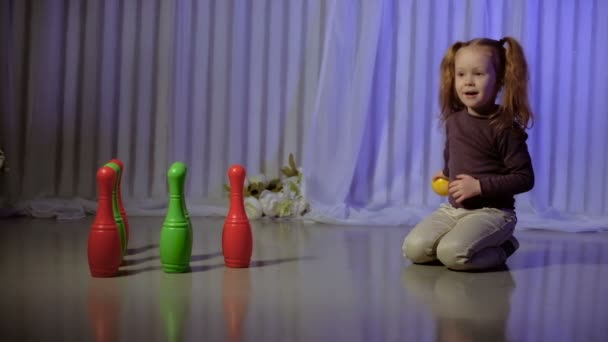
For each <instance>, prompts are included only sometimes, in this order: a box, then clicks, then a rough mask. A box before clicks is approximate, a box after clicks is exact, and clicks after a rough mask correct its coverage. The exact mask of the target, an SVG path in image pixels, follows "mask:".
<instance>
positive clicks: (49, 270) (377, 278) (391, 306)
mask: <svg viewBox="0 0 608 342" xmlns="http://www.w3.org/2000/svg"><path fill="white" fill-rule="evenodd" d="M91 222H92V218H87V219H83V220H78V221H68V222H60V221H55V220H42V219H38V220H35V219H28V218H18V219H4V220H0V271H1V274H2V278H1V279H2V282H1V285H2V291H1V292H0V340H1V341H286V342H287V341H349V342H354V341H415V342H423V341H585V342H589V341H608V233H588V234H568V233H555V232H543V231H522V232H518V234H517V236H518V238H519V239H520V242H521V248H520V249H519V250H518V251H517V252H516V253H515V254H514V255H513V256H512V257H511V259H510V260H509V262H508V270H504V271H499V272H489V273H460V272H453V271H449V270H446V269H445V268H444V267H442V266H420V265H411V264H410V263H409V262H408V261H407V260H404V259H403V258H402V256H401V242H402V240H403V237H404V236H405V235H406V234H407V232H408V231H409V229H410V228H407V227H358V226H334V225H323V224H311V223H304V222H301V221H295V222H294V221H283V222H270V221H255V222H253V223H252V227H253V236H254V249H253V257H252V263H251V267H250V268H247V269H228V268H225V267H224V260H223V257H222V250H221V233H222V225H223V219H222V218H193V226H194V231H193V236H194V245H193V253H192V262H191V268H192V272H191V273H185V274H165V273H163V271H162V269H161V266H160V259H159V249H158V244H159V238H160V229H161V224H162V217H131V218H130V225H131V240H130V242H129V250H128V256H127V257H126V260H127V261H126V266H124V267H122V268H121V275H120V276H119V277H116V278H106V279H103V278H92V277H91V276H90V274H89V269H88V265H87V257H86V255H87V237H88V231H89V227H90V225H91Z"/></svg>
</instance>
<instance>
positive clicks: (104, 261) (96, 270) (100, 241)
mask: <svg viewBox="0 0 608 342" xmlns="http://www.w3.org/2000/svg"><path fill="white" fill-rule="evenodd" d="M115 182H116V172H114V170H112V168H110V167H107V166H103V167H101V168H100V169H99V170H98V171H97V189H98V198H97V212H96V214H95V219H94V221H93V224H92V225H91V230H90V232H89V240H88V248H87V254H88V261H89V269H90V271H91V275H92V276H93V277H113V276H116V275H118V268H119V266H120V261H121V259H122V246H121V243H120V234H119V232H118V226H117V225H116V221H115V220H114V213H113V211H112V189H113V187H114V183H115Z"/></svg>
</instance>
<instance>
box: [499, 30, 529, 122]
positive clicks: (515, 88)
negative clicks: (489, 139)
mask: <svg viewBox="0 0 608 342" xmlns="http://www.w3.org/2000/svg"><path fill="white" fill-rule="evenodd" d="M505 42H506V43H508V48H506V49H505V48H503V47H502V45H503V44H504V43H505ZM499 44H500V45H501V48H503V49H505V70H504V77H503V79H502V80H500V82H501V83H502V86H503V101H502V107H503V110H504V113H503V115H504V119H505V121H504V123H505V124H506V125H509V126H510V125H511V124H512V123H513V122H516V123H517V124H519V125H520V126H521V127H522V128H529V127H532V125H533V124H534V114H533V113H532V110H531V109H530V104H529V101H528V79H529V74H528V63H527V62H526V57H525V55H524V50H523V48H522V47H521V45H520V44H519V43H518V42H517V40H515V39H514V38H511V37H505V38H503V39H501V40H500V41H499Z"/></svg>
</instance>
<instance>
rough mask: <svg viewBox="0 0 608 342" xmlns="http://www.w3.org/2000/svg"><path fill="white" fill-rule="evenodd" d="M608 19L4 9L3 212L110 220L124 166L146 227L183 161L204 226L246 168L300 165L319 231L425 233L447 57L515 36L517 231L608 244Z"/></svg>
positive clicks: (277, 8)
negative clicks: (521, 81) (519, 137)
mask: <svg viewBox="0 0 608 342" xmlns="http://www.w3.org/2000/svg"><path fill="white" fill-rule="evenodd" d="M606 16H608V3H606V2H605V1H600V0H569V1H557V0H539V1H524V0H512V1H510V0H498V1H481V0H464V1H456V0H445V1H439V0H433V1H422V0H401V1H398V0H379V1H366V0H357V1H345V0H329V1H323V0H307V1H277V0H263V1H232V0H230V1H220V0H183V1H164V0H150V1H148V0H133V1H120V0H106V1H98V0H84V1H69V0H55V1H33V0H24V1H17V0H7V1H3V2H1V3H0V19H1V20H0V44H1V47H2V48H1V49H0V50H1V51H0V76H2V80H3V82H0V148H2V150H3V151H4V152H5V155H6V162H7V164H8V166H9V167H10V172H8V173H0V194H1V196H0V197H1V198H2V199H3V201H4V202H5V203H13V204H14V203H19V204H18V206H20V207H23V208H30V209H32V208H35V209H36V210H47V211H48V212H49V213H48V214H49V216H52V212H53V210H60V209H61V208H64V209H65V210H66V211H69V212H71V211H79V210H80V212H84V211H94V209H95V197H96V184H95V171H96V170H97V168H99V167H100V166H101V165H103V163H105V162H106V161H108V160H109V159H111V158H114V157H117V158H120V159H122V160H123V162H124V163H125V165H126V172H125V174H124V177H125V178H124V179H123V196H124V197H125V202H126V203H127V207H128V209H129V211H130V212H131V213H133V214H150V215H162V214H163V213H164V210H165V203H166V201H167V200H166V197H167V185H166V171H167V169H168V167H169V165H170V164H171V163H172V162H174V161H178V160H179V161H183V162H185V163H186V164H187V165H188V166H189V169H188V177H187V180H186V195H187V198H188V203H189V209H190V210H191V213H192V214H193V215H223V214H225V212H226V204H227V202H226V198H225V195H224V194H223V192H222V188H223V184H224V183H227V182H228V180H227V178H226V170H227V169H228V167H229V166H230V165H232V164H235V163H239V164H242V165H244V166H245V167H246V169H247V171H248V173H249V175H255V174H259V173H263V174H266V175H267V176H268V177H276V176H278V175H279V172H280V167H281V166H283V165H285V164H286V163H287V157H288V155H289V154H290V153H294V154H295V156H296V160H297V163H298V165H301V166H302V167H303V171H304V176H305V177H304V178H305V179H304V180H305V192H306V194H307V196H308V199H309V201H310V202H311V203H312V207H313V211H312V213H310V214H309V215H308V216H307V217H308V218H310V219H313V220H318V221H322V222H341V223H350V224H415V223H417V222H418V221H419V220H420V219H421V218H422V217H423V216H424V215H426V214H427V213H428V212H429V211H430V210H432V209H433V208H435V207H436V206H437V205H439V204H440V203H441V202H442V201H443V200H444V199H442V198H439V197H438V196H436V195H435V194H434V193H433V192H432V191H431V189H430V185H429V182H430V180H429V178H430V175H431V174H432V173H433V172H434V171H435V170H438V169H439V168H441V167H442V165H441V164H442V156H441V151H442V146H443V139H444V137H443V131H442V128H441V126H440V124H439V121H438V116H439V108H438V104H437V102H438V88H439V83H438V81H439V63H440V61H441V58H442V56H443V53H444V52H445V51H446V49H447V48H448V47H449V46H450V45H451V44H452V43H453V42H455V41H457V40H468V39H471V38H474V37H479V36H488V37H491V38H497V39H498V38H501V37H503V36H507V35H508V36H513V37H515V38H516V39H518V40H519V41H520V42H521V43H522V45H523V47H524V49H525V52H526V55H527V58H528V62H529V66H530V70H531V79H530V100H531V104H532V107H533V110H534V112H535V113H536V114H537V121H536V125H535V126H534V127H533V128H532V129H531V130H530V132H529V133H530V138H529V147H530V152H531V155H532V158H533V163H534V167H535V171H536V176H537V177H536V185H535V188H534V189H533V190H532V191H531V192H529V193H527V194H523V195H520V196H518V197H517V209H518V212H519V214H520V223H519V227H520V228H542V229H559V230H564V231H588V230H598V229H606V228H608V180H606V170H608V153H606V151H605V149H604V147H603V146H606V145H607V144H608V138H607V137H606V134H605V132H606V131H607V130H608V119H607V118H606V115H605V108H607V107H608V98H607V97H606V96H604V93H605V92H606V84H608V70H607V69H606V68H604V67H603V66H602V64H601V63H602V61H603V56H604V55H606V54H608V41H607V40H606V38H605V37H606V36H607V35H608V21H606V20H604V18H605V17H606ZM79 208H80V209H79Z"/></svg>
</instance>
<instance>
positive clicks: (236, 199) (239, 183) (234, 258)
mask: <svg viewBox="0 0 608 342" xmlns="http://www.w3.org/2000/svg"><path fill="white" fill-rule="evenodd" d="M228 178H229V179H230V208H229V210H228V215H227V216H226V220H225V221H224V229H223V231H222V252H223V254H224V262H225V264H226V266H227V267H249V263H250V261H251V253H252V250H253V237H252V235H251V225H250V224H249V218H248V217H247V213H246V212H245V203H244V200H243V185H244V181H245V169H244V168H243V167H242V166H240V165H233V166H232V167H230V169H229V170H228Z"/></svg>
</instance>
